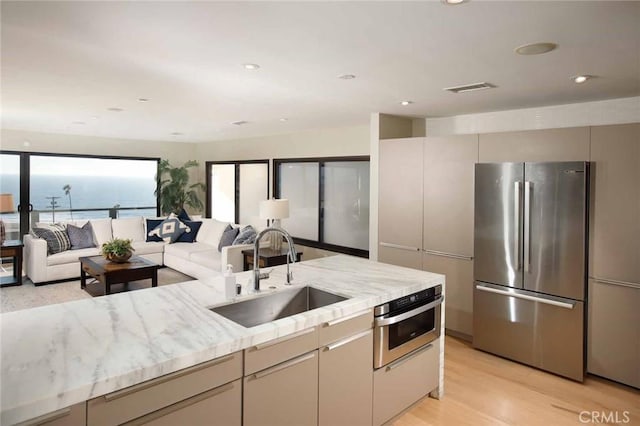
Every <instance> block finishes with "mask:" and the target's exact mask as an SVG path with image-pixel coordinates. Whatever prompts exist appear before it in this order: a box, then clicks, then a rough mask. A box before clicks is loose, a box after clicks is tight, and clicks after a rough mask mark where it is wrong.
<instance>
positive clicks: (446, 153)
mask: <svg viewBox="0 0 640 426" xmlns="http://www.w3.org/2000/svg"><path fill="white" fill-rule="evenodd" d="M477 159H478V136H477V135H461V136H447V137H426V138H404V139H386V140H381V141H380V169H379V170H380V171H379V176H380V178H379V200H380V201H379V203H380V206H379V220H378V223H379V230H378V232H379V247H378V250H379V251H378V260H380V261H381V262H386V263H392V264H396V265H401V266H407V267H412V268H416V269H424V270H428V271H430V272H436V273H441V274H444V275H446V295H445V297H446V301H447V302H446V305H445V306H446V312H445V317H446V325H447V329H448V330H449V331H454V332H457V333H459V334H463V335H465V336H467V337H470V336H471V334H472V328H471V327H472V323H473V321H472V315H473V314H472V307H473V173H474V164H475V163H476V162H477Z"/></svg>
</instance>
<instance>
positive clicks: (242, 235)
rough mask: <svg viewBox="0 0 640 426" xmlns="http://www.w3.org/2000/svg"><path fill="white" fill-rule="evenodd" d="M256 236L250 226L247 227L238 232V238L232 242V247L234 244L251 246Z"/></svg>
mask: <svg viewBox="0 0 640 426" xmlns="http://www.w3.org/2000/svg"><path fill="white" fill-rule="evenodd" d="M257 236H258V234H257V233H256V230H255V229H254V228H253V226H251V225H247V226H245V227H244V228H242V229H241V230H240V232H238V236H237V237H236V239H235V240H233V243H232V245H234V246H235V245H236V244H253V243H254V242H255V241H256V237H257Z"/></svg>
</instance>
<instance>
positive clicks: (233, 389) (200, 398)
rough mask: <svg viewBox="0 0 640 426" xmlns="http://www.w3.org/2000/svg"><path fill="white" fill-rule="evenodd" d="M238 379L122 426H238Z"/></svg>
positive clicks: (240, 415)
mask: <svg viewBox="0 0 640 426" xmlns="http://www.w3.org/2000/svg"><path fill="white" fill-rule="evenodd" d="M241 423H242V380H241V379H238V380H236V381H234V382H231V383H227V384H226V385H222V386H219V387H217V388H215V389H212V390H210V391H207V392H204V393H201V394H200V395H196V396H194V397H191V398H189V399H186V400H184V401H181V402H178V403H177V404H173V405H170V406H169V407H166V408H163V409H162V410H158V411H155V412H153V413H151V414H148V415H146V416H144V417H140V418H138V419H136V420H133V421H131V422H129V423H125V425H124V426H142V425H145V426H176V425H189V426H240V425H241Z"/></svg>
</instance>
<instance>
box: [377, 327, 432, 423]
mask: <svg viewBox="0 0 640 426" xmlns="http://www.w3.org/2000/svg"><path fill="white" fill-rule="evenodd" d="M439 348H440V339H437V340H435V341H433V342H431V343H430V344H428V345H426V346H424V347H422V348H421V349H417V350H415V351H414V352H411V353H410V354H408V355H406V356H404V357H402V358H400V359H398V360H396V361H394V362H392V363H391V364H389V365H387V366H385V367H382V368H379V369H378V370H376V371H375V372H374V373H373V425H374V426H378V425H381V424H383V423H384V422H386V421H388V420H389V419H391V418H392V417H393V416H396V415H398V414H399V413H401V412H402V411H403V410H405V409H406V408H408V407H409V406H410V405H411V404H413V403H414V402H416V401H418V400H419V399H420V398H422V397H424V396H426V395H427V394H428V393H429V392H431V391H432V390H434V389H435V388H437V387H438V380H439V376H438V374H439V371H440V353H439Z"/></svg>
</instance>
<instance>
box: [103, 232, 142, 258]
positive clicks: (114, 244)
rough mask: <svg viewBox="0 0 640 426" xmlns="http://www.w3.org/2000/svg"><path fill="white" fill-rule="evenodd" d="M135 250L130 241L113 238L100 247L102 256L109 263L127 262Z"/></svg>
mask: <svg viewBox="0 0 640 426" xmlns="http://www.w3.org/2000/svg"><path fill="white" fill-rule="evenodd" d="M134 251H135V249H134V248H133V247H132V246H131V240H130V239H123V238H114V239H113V240H111V241H107V242H106V243H104V244H103V245H102V251H101V253H102V255H103V256H104V257H105V259H107V260H108V261H110V262H115V263H124V262H127V261H128V260H129V258H130V257H131V255H132V254H133V252H134Z"/></svg>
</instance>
